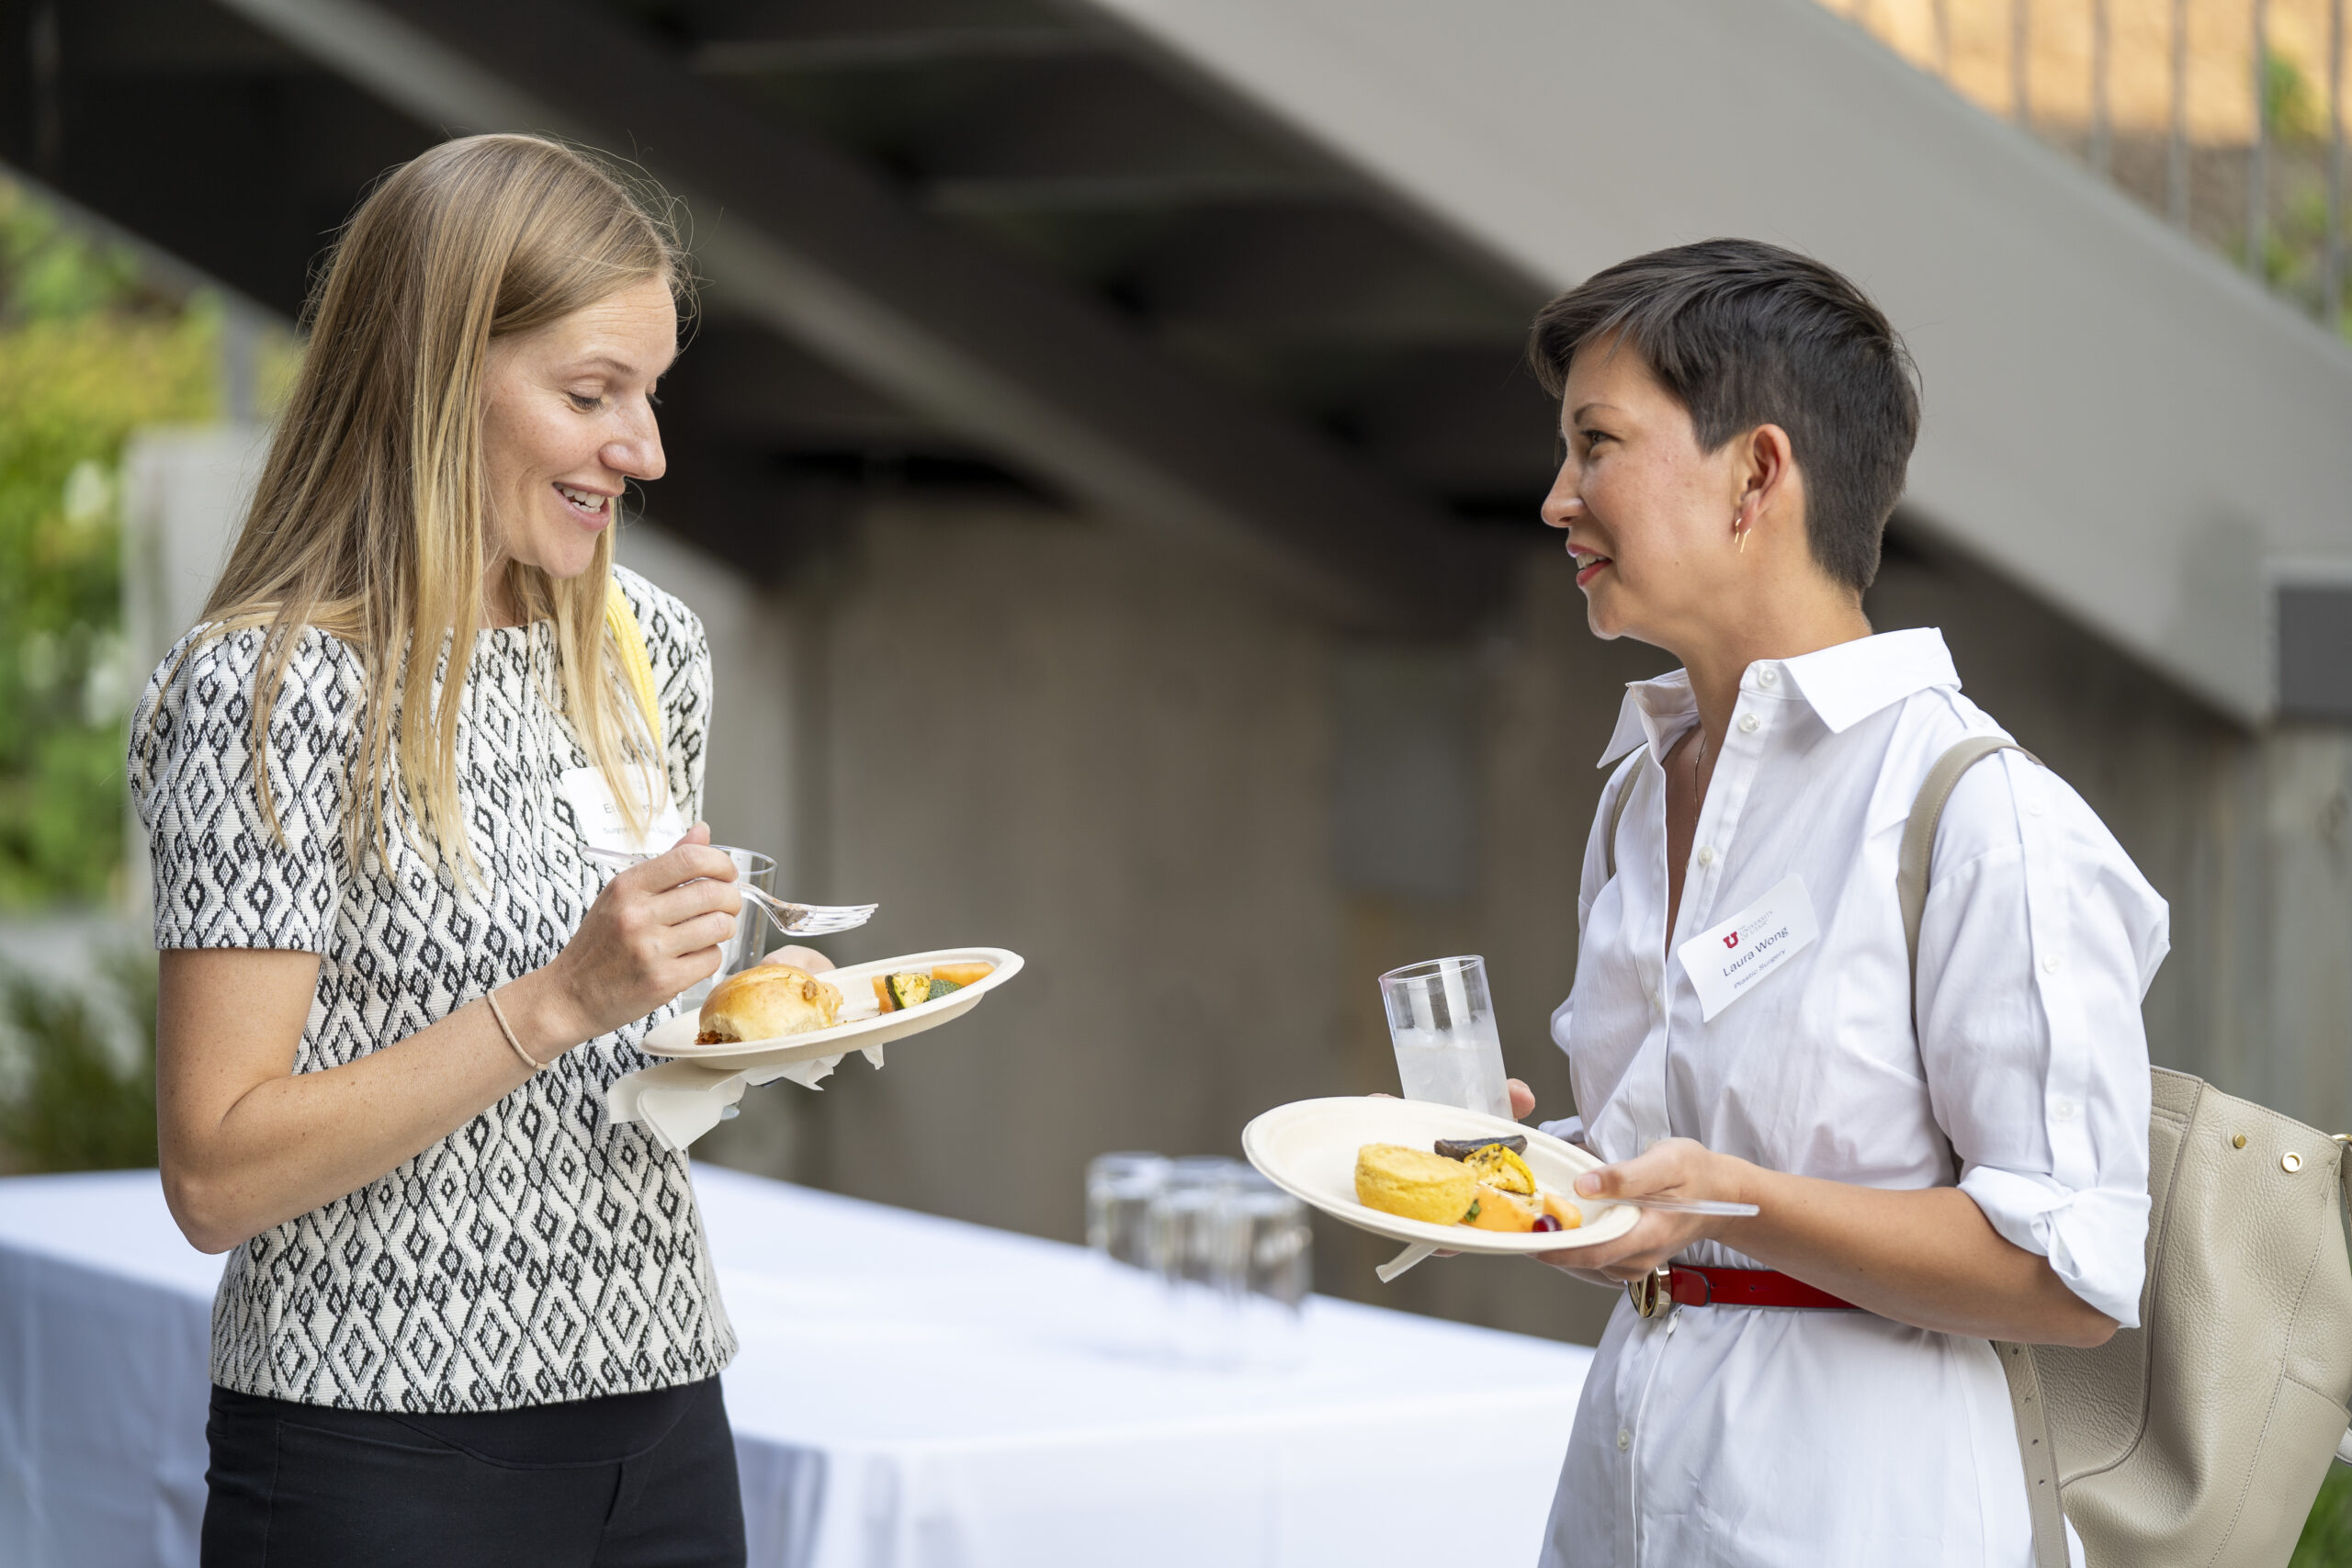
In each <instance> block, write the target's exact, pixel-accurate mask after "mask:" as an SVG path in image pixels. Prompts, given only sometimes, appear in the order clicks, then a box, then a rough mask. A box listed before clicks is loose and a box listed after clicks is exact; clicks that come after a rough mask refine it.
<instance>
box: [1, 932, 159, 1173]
mask: <svg viewBox="0 0 2352 1568" xmlns="http://www.w3.org/2000/svg"><path fill="white" fill-rule="evenodd" d="M103 973H104V978H105V981H106V983H107V987H108V988H109V989H111V990H112V991H113V993H114V998H113V1000H114V1002H115V1004H116V1008H115V1009H108V1008H107V1007H106V1006H104V1005H102V1003H101V1002H100V1000H99V998H97V997H96V996H93V995H91V994H88V993H85V992H79V991H73V990H67V989H65V988H62V987H57V986H53V985H51V984H49V983H47V982H44V981H41V980H37V979H35V978H34V977H32V976H29V975H25V974H21V973H17V972H13V971H12V972H10V973H8V974H7V975H6V976H5V977H0V1018H5V1020H6V1027H7V1034H8V1036H9V1043H10V1045H11V1047H12V1050H11V1052H10V1055H11V1056H12V1058H13V1059H12V1060H11V1061H10V1062H9V1063H8V1067H9V1072H8V1074H7V1077H6V1089H5V1090H0V1148H5V1152H6V1159H7V1163H8V1165H9V1166H10V1167H11V1168H14V1169H17V1170H20V1171H28V1170H117V1169H123V1168H134V1167H146V1166H152V1165H153V1164H154V1163H155V956H154V954H153V953H120V954H118V955H116V956H115V957H113V958H111V959H109V960H107V962H106V964H104V966H103ZM113 1010H119V1016H120V1019H121V1021H122V1022H123V1023H125V1024H128V1025H129V1029H128V1032H127V1033H128V1045H129V1050H128V1052H127V1054H126V1051H125V1049H124V1043H123V1036H124V1034H125V1031H124V1030H122V1029H121V1028H119V1027H118V1026H117V1025H116V1024H115V1023H114V1022H113V1021H110V1020H109V1018H108V1017H107V1013H108V1012H109V1011H113Z"/></svg>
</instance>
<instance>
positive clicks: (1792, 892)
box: [1676, 872, 1821, 1020]
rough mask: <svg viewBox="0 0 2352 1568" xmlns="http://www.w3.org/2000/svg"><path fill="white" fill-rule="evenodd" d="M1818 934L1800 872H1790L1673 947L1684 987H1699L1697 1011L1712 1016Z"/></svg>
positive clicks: (1707, 1017) (1743, 994) (1710, 1018)
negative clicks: (1766, 890)
mask: <svg viewBox="0 0 2352 1568" xmlns="http://www.w3.org/2000/svg"><path fill="white" fill-rule="evenodd" d="M1820 935H1821V923H1820V922H1819V921H1818V920H1816V919H1814V914H1813V900H1812V899H1811V898H1809V897H1806V896H1805V891H1804V877H1802V876H1799V875H1797V874H1795V873H1794V872H1791V873H1790V874H1788V875H1787V876H1786V877H1784V878H1783V879H1782V880H1781V882H1780V883H1779V885H1778V886H1774V887H1773V889H1772V890H1771V891H1770V893H1767V894H1765V895H1764V897H1761V898H1759V899H1758V900H1757V901H1756V902H1755V903H1753V904H1751V905H1749V906H1748V907H1747V908H1745V909H1742V910H1741V911H1740V912H1739V913H1738V914H1736V915H1734V916H1733V917H1732V918H1731V919H1728V920H1725V921H1724V923H1723V924H1722V925H1719V926H1716V927H1713V928H1712V929H1711V930H1708V931H1701V932H1700V933H1699V934H1698V935H1697V936H1694V937H1692V938H1691V940H1690V941H1689V942H1684V943H1683V944H1682V946H1681V947H1680V948H1679V949H1678V950H1677V954H1676V955H1677V956H1678V957H1679V958H1680V959H1681V960H1682V971H1683V973H1684V974H1686V975H1688V976H1691V989H1692V990H1695V991H1697V992H1698V993H1699V1016H1700V1017H1701V1018H1702V1019H1705V1020H1712V1019H1713V1017H1714V1016H1715V1014H1717V1013H1719V1012H1721V1011H1723V1010H1724V1009H1725V1008H1727V1007H1729V1006H1731V1004H1732V1003H1734V1002H1736V1001H1737V1000H1739V998H1742V997H1744V996H1746V995H1747V993H1748V992H1750V991H1752V990H1754V989H1755V988H1756V987H1758V986H1759V985H1762V984H1763V983H1764V976H1767V975H1770V973H1772V971H1774V970H1775V969H1778V968H1779V967H1780V966H1781V964H1786V963H1787V962H1788V961H1789V960H1790V959H1792V958H1794V957H1795V956H1796V955H1797V954H1798V953H1803V952H1804V950H1805V949H1806V948H1808V947H1811V946H1812V945H1813V943H1814V940H1815V938H1816V937H1818V936H1820Z"/></svg>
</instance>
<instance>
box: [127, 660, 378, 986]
mask: <svg viewBox="0 0 2352 1568" xmlns="http://www.w3.org/2000/svg"><path fill="white" fill-rule="evenodd" d="M262 642H263V632H262V631H261V629H260V628H251V629H248V630H244V631H239V632H234V633H230V634H228V635H226V636H219V637H209V638H208V637H204V636H203V634H202V632H201V631H198V632H194V633H190V634H189V636H188V637H187V639H185V640H183V642H182V643H181V645H180V646H179V647H178V648H175V649H173V650H172V652H171V653H170V654H169V655H167V656H166V657H165V658H164V662H163V663H162V664H161V665H159V666H158V667H157V668H156V671H155V673H154V676H153V679H151V680H150V681H149V682H148V684H147V691H146V694H145V695H144V697H142V698H141V702H140V705H139V710H138V712H137V713H136V714H135V715H134V716H132V719H131V727H130V736H131V739H130V785H131V795H132V799H133V801H134V803H135V804H136V805H137V807H138V810H139V817H140V820H141V822H143V823H144V824H145V825H146V829H147V839H148V847H149V851H150V852H151V854H152V856H153V864H154V875H155V945H156V946H157V947H159V948H182V947H253V948H288V949H294V950H298V951H301V952H308V953H323V952H325V951H326V948H327V941H328V938H329V937H330V935H332V933H333V931H334V918H335V908H336V905H337V903H338V902H339V901H340V896H341V891H342V884H343V882H344V879H345V853H344V846H343V819H344V818H343V813H344V802H345V784H346V780H347V777H348V772H349V761H350V746H351V735H352V730H353V728H354V724H355V721H356V716H357V709H358V706H359V700H360V699H359V692H360V686H359V682H358V679H357V675H358V671H357V668H356V663H355V661H354V660H352V659H351V657H350V654H349V652H348V650H346V649H345V648H344V647H343V645H342V644H340V643H338V642H336V641H335V640H334V639H333V638H331V637H327V636H326V635H325V634H324V633H322V632H318V631H308V632H305V633H304V634H303V635H302V637H301V638H300V640H299V641H298V642H297V643H296V645H295V648H294V650H293V654H292V657H291V658H290V659H289V660H288V661H287V666H286V674H285V680H284V682H283V684H282V685H281V686H280V688H279V691H278V695H277V705H276V706H275V707H274V709H273V710H272V712H271V716H270V723H269V739H268V748H267V759H268V769H269V780H270V784H271V785H272V787H273V790H274V797H273V799H274V804H275V806H276V807H277V823H278V829H279V831H278V832H276V833H273V832H272V831H271V830H270V828H269V826H268V824H267V822H266V819H265V818H263V816H262V813H261V805H260V801H259V798H258V795H257V791H256V784H257V777H256V773H255V770H254V756H253V749H252V741H253V730H252V724H253V698H254V674H255V672H256V671H257V670H258V669H259V668H260V664H261V654H262Z"/></svg>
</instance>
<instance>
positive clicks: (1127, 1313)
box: [1086, 1150, 1171, 1356]
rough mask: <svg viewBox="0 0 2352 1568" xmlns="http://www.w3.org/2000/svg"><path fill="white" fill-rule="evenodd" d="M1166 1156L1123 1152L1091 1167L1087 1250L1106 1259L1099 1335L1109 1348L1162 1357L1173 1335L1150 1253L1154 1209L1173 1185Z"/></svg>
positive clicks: (1098, 1160)
mask: <svg viewBox="0 0 2352 1568" xmlns="http://www.w3.org/2000/svg"><path fill="white" fill-rule="evenodd" d="M1170 1164H1171V1162H1170V1160H1169V1159H1168V1158H1167V1157H1166V1156H1161V1155H1155V1154H1144V1153H1141V1152H1137V1151H1132V1150H1130V1151H1123V1152H1120V1153H1116V1154H1107V1155H1096V1156H1094V1157H1093V1158H1092V1159H1091V1160H1089V1161H1087V1162H1086V1245H1087V1247H1089V1248H1091V1250H1092V1251H1093V1253H1094V1256H1095V1257H1096V1258H1100V1259H1101V1260H1102V1271H1103V1299H1104V1300H1105V1302H1107V1303H1109V1308H1110V1310H1109V1311H1107V1312H1105V1313H1104V1314H1103V1317H1102V1320H1101V1324H1100V1330H1101V1335H1102V1337H1103V1341H1104V1344H1105V1348H1109V1349H1111V1350H1113V1351H1114V1352H1116V1353H1118V1354H1121V1355H1125V1356H1157V1355H1159V1353H1160V1352H1161V1350H1162V1349H1163V1348H1165V1346H1166V1343H1167V1338H1168V1334H1167V1325H1165V1323H1163V1322H1162V1319H1163V1318H1164V1317H1165V1315H1166V1313H1165V1305H1164V1303H1163V1302H1162V1301H1161V1292H1162V1286H1161V1284H1160V1280H1159V1273H1158V1271H1157V1269H1156V1267H1155V1265H1154V1262H1153V1258H1152V1251H1151V1205H1152V1201H1153V1200H1154V1199H1156V1198H1158V1197H1159V1194H1160V1191H1161V1190H1163V1189H1164V1188H1166V1187H1167V1185H1168V1172H1169V1168H1170Z"/></svg>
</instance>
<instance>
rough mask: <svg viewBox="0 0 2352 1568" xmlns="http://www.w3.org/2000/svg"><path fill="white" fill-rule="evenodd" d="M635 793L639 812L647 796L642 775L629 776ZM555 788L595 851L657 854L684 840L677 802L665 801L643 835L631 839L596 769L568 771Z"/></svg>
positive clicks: (603, 776) (611, 793) (583, 836)
mask: <svg viewBox="0 0 2352 1568" xmlns="http://www.w3.org/2000/svg"><path fill="white" fill-rule="evenodd" d="M628 777H629V783H630V784H632V785H634V786H635V788H636V789H637V792H638V795H637V801H638V807H639V811H640V812H643V811H644V810H645V804H646V801H647V799H648V797H649V795H650V790H649V788H648V784H649V782H650V781H649V780H648V779H647V778H646V777H645V776H644V775H643V774H641V773H637V774H631V775H628ZM556 787H557V788H559V789H560V790H561V791H562V792H563V797H564V799H566V800H568V801H570V802H571V813H572V815H573V816H574V817H575V818H578V819H579V822H580V836H581V837H582V839H584V840H587V842H588V847H589V848H590V849H594V850H612V851H615V852H618V853H621V854H628V855H650V854H660V853H661V852H662V851H664V850H666V849H668V848H669V847H670V846H671V845H673V844H674V843H676V842H677V841H678V840H680V839H682V838H684V836H685V831H686V824H685V822H684V819H682V818H680V816H679V814H678V806H677V802H676V801H674V800H665V801H663V803H662V808H661V809H660V810H659V811H655V812H652V813H650V817H649V818H648V820H647V824H646V829H645V831H644V833H643V834H642V835H633V834H631V833H630V832H629V830H628V823H627V822H625V821H623V820H622V818H621V807H620V802H618V801H617V800H616V799H614V798H613V791H612V786H611V785H610V784H606V783H605V774H604V772H603V770H601V769H598V768H567V769H565V770H564V773H563V776H562V777H561V778H560V779H559V780H558V781H557V784H556Z"/></svg>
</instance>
